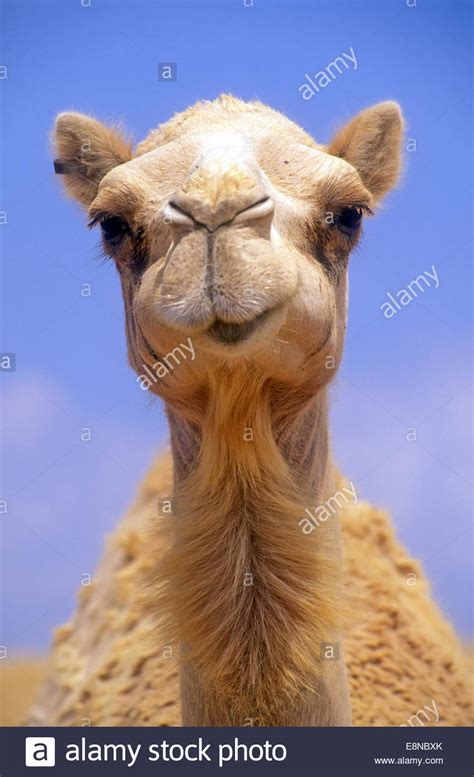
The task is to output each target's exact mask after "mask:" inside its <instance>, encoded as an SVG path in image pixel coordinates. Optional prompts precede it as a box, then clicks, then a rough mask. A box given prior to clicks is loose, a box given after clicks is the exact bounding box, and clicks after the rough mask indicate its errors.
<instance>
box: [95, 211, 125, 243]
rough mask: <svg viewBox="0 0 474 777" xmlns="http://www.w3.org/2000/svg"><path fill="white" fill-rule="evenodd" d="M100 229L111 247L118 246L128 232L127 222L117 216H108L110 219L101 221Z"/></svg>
mask: <svg viewBox="0 0 474 777" xmlns="http://www.w3.org/2000/svg"><path fill="white" fill-rule="evenodd" d="M100 228H101V230H102V235H103V237H104V238H105V240H107V242H108V243H110V244H111V245H113V246H116V245H118V244H119V243H120V241H121V240H122V238H123V236H124V235H126V234H127V233H128V232H130V228H129V226H128V224H127V222H126V221H124V220H123V219H121V218H119V216H110V218H105V219H102V221H101V222H100Z"/></svg>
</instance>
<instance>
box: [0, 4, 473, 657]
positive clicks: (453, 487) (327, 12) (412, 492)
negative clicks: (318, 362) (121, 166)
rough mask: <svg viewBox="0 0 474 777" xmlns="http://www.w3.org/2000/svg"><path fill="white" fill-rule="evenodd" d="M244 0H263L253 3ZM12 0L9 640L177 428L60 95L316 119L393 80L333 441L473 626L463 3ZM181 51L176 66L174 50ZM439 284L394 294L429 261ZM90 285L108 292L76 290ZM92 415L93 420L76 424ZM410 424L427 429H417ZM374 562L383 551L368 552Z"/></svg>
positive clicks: (135, 116) (450, 606) (386, 90)
mask: <svg viewBox="0 0 474 777" xmlns="http://www.w3.org/2000/svg"><path fill="white" fill-rule="evenodd" d="M249 2H250V0H247V3H249ZM88 3H89V0H83V3H82V4H81V2H80V0H63V1H62V2H41V1H40V2H19V0H15V2H6V3H4V17H5V18H4V40H5V45H4V55H3V61H4V62H5V63H6V65H7V68H8V78H7V79H3V80H1V81H0V88H1V92H2V99H3V113H4V117H5V129H4V145H3V177H4V187H3V200H2V202H3V205H2V210H4V211H6V213H7V224H4V225H2V227H1V233H0V234H1V236H2V242H3V281H4V283H3V289H4V292H3V306H2V310H3V313H2V324H3V327H2V329H3V337H2V351H6V352H15V353H16V359H17V366H16V371H15V372H12V373H10V374H4V375H2V377H1V380H2V388H3V396H4V408H5V412H4V423H3V426H4V445H3V454H4V455H3V486H2V493H3V498H5V499H6V500H7V502H8V513H7V514H6V515H2V516H1V521H2V534H3V543H4V551H3V559H4V573H3V590H4V600H3V618H2V631H1V633H0V643H1V644H4V645H7V646H8V647H9V648H10V651H11V652H13V653H18V652H20V651H25V650H40V649H46V647H47V645H48V643H49V640H50V634H51V629H52V628H53V627H54V626H55V625H57V624H59V623H61V622H62V621H64V620H65V619H67V617H68V616H69V614H70V612H71V611H72V609H73V607H74V603H75V596H76V591H77V589H78V587H79V585H80V581H81V578H82V575H83V574H85V573H92V572H93V570H94V567H95V564H96V562H97V560H98V558H99V557H100V554H101V551H102V547H103V542H104V535H105V534H106V533H108V532H110V531H112V529H113V527H114V525H115V524H116V522H117V520H118V518H119V516H120V514H121V513H122V511H123V510H124V509H125V507H126V506H127V504H128V503H129V502H130V500H131V498H132V496H133V493H134V489H135V487H136V485H137V483H138V482H139V479H140V477H141V476H142V474H143V473H144V472H145V471H146V468H147V465H148V463H149V461H150V460H151V457H152V455H153V452H154V451H156V450H157V449H159V448H160V447H163V446H164V445H165V444H166V439H167V430H166V425H165V421H164V415H163V412H162V409H161V406H160V404H159V402H153V401H150V400H149V399H148V398H147V396H146V395H145V394H144V392H142V391H140V389H139V388H138V384H137V383H136V381H135V378H134V375H133V373H132V371H131V370H130V369H129V368H128V366H127V363H126V358H125V338H124V332H123V329H124V326H123V313H122V301H121V295H120V289H119V284H118V280H117V277H116V274H115V270H114V268H113V266H112V265H111V264H106V265H104V264H101V263H100V262H98V261H97V256H98V241H97V235H96V234H93V233H90V232H88V231H87V230H86V229H85V228H84V221H85V220H84V217H83V215H82V213H81V212H80V210H79V208H78V207H77V206H75V205H73V204H72V203H71V202H68V201H67V200H66V199H65V197H64V196H63V194H62V191H61V188H60V182H59V181H58V180H57V178H56V179H55V176H54V175H53V173H52V164H51V156H50V149H49V140H48V135H49V132H50V130H51V127H52V124H53V121H54V117H55V114H56V113H57V112H59V111H61V110H65V109H71V108H73V109H76V110H80V111H83V112H90V113H93V114H94V115H96V116H97V117H99V118H102V119H104V120H107V119H113V120H117V119H119V120H122V121H123V122H124V123H125V124H126V125H127V127H128V128H129V129H130V131H131V133H132V136H133V138H134V139H135V140H136V141H138V140H140V139H141V138H142V137H143V136H144V135H145V134H146V133H147V131H148V130H149V129H151V128H153V127H155V126H156V125H157V124H159V123H161V122H164V121H166V120H167V119H168V118H169V117H170V115H171V114H173V113H174V112H175V111H179V110H182V109H184V108H186V107H187V106H188V105H189V104H191V103H193V102H194V101H196V100H198V99H203V98H213V97H215V96H217V95H218V94H219V93H220V92H223V91H225V92H232V93H234V94H236V95H238V96H240V97H242V98H244V99H253V98H258V99H261V100H262V101H264V102H266V103H268V104H270V105H271V106H272V107H274V108H277V109H279V110H281V111H283V112H285V113H287V114H288V115H289V117H290V118H292V119H294V120H295V121H297V122H299V123H300V124H301V125H302V126H303V127H304V128H305V129H306V130H308V131H309V132H310V133H312V134H313V135H314V136H315V137H316V138H317V139H318V140H321V141H323V142H325V141H327V140H328V139H329V138H330V136H331V134H332V133H333V131H334V130H335V129H336V128H337V127H338V126H339V125H341V124H342V123H343V122H344V121H345V120H347V119H349V118H351V117H352V116H353V115H354V114H356V113H357V112H358V111H359V110H361V109H362V108H364V107H367V106H369V105H371V104H373V103H376V102H378V101H380V100H384V99H395V100H398V101H399V102H400V104H401V105H402V108H403V111H404V113H405V116H406V121H407V137H408V138H410V139H411V142H410V143H409V146H408V147H409V149H410V150H409V151H407V154H406V156H407V163H406V169H405V174H404V179H403V181H402V183H401V185H400V187H399V188H398V189H397V191H395V192H394V193H392V194H391V195H390V197H389V198H388V199H387V201H386V203H385V207H384V208H383V210H382V212H381V213H380V214H379V215H378V217H377V218H376V219H374V220H373V221H371V222H370V223H369V224H368V225H367V227H366V234H365V238H364V241H363V244H362V247H361V249H360V251H359V252H358V253H357V254H355V255H354V256H353V258H352V264H351V270H350V285H351V302H350V320H349V332H348V337H347V341H346V352H345V360H344V364H343V368H342V370H341V372H340V374H339V376H338V379H337V381H336V383H335V385H334V388H333V390H332V426H333V441H334V450H335V454H336V458H337V460H338V462H339V464H340V466H341V468H342V469H343V471H344V472H345V474H347V476H348V477H349V478H350V479H351V480H353V481H354V482H355V483H356V484H357V490H358V493H359V496H362V497H363V498H365V499H368V500H370V501H372V502H375V503H377V504H379V505H381V506H383V507H386V508H387V509H389V510H390V511H391V514H392V516H393V521H394V523H395V525H396V527H397V531H398V534H399V536H400V538H401V540H402V541H403V542H404V543H405V544H406V545H407V546H408V548H409V550H410V553H411V554H413V555H414V556H415V557H416V558H418V559H421V560H422V561H423V563H424V566H425V569H426V571H427V573H428V575H429V577H430V579H431V581H432V585H433V592H434V596H435V597H436V599H437V600H438V601H439V603H440V604H441V606H442V607H443V609H444V611H445V612H446V613H447V614H448V616H449V617H450V618H451V620H452V621H453V622H454V623H455V625H456V627H457V628H458V630H459V631H460V633H461V634H463V635H464V636H466V635H467V634H468V633H469V631H470V624H469V607H468V599H469V592H470V590H471V584H470V561H471V556H470V547H471V535H470V528H469V527H470V513H471V493H470V492H471V477H472V459H471V448H470V432H471V428H472V426H471V393H470V384H471V363H472V350H471V335H472V302H471V293H472V285H471V282H472V274H471V273H472V270H471V261H472V253H471V250H470V241H471V237H472V213H471V203H472V184H471V182H470V176H469V171H470V164H471V159H472V120H471V110H472V105H471V97H470V95H471V93H472V83H471V76H470V72H471V70H470V68H471V58H472V51H471V50H470V42H469V40H470V31H471V19H470V11H471V9H470V4H469V3H467V2H452V1H451V0H450V2H433V1H431V2H430V1H429V0H418V2H417V5H416V7H410V6H412V5H413V0H408V5H407V1H406V0H385V2H380V1H379V0H378V1H377V2H369V1H368V0H364V1H363V2H359V1H358V0H351V2H339V1H338V0H331V1H330V2H324V1H321V0H312V1H311V2H301V1H298V0H291V2H278V0H273V1H271V0H254V4H253V7H246V6H245V5H244V2H242V0H226V1H224V2H223V1H222V0H220V1H219V2H212V3H205V2H200V1H199V0H196V2H182V1H181V0H174V2H172V3H171V2H170V3H167V2H161V1H160V0H154V2H131V0H129V1H128V2H117V0H109V1H108V0H91V4H90V5H88ZM351 47H352V49H353V50H354V52H355V54H356V57H357V69H352V68H350V69H348V70H347V71H344V72H343V73H342V74H341V75H339V76H337V78H335V79H334V81H333V82H332V83H330V84H329V85H328V86H327V87H326V88H324V89H321V91H320V92H319V93H317V94H316V95H315V96H314V97H313V98H312V99H311V100H306V101H305V100H303V99H302V96H301V94H300V92H299V91H298V87H299V86H300V85H301V84H302V83H303V82H304V78H305V73H309V74H315V73H316V72H318V71H320V70H321V69H323V68H324V67H325V66H326V65H328V64H329V63H330V62H331V61H333V60H334V58H335V57H336V56H338V55H341V54H342V53H343V52H349V50H350V48H351ZM160 62H174V63H176V64H177V73H178V77H177V80H176V82H173V83H163V82H160V81H158V78H157V71H158V63H160ZM433 265H434V267H435V268H436V271H437V275H438V277H439V287H438V288H435V287H434V285H432V286H431V287H430V288H426V290H425V291H424V292H423V293H420V294H419V296H418V297H417V298H416V299H414V300H413V301H412V302H411V303H410V304H409V305H407V306H406V307H403V308H402V309H401V310H400V311H399V312H397V315H395V316H393V317H392V318H391V319H386V318H385V317H384V315H383V312H382V311H381V305H382V304H383V303H384V302H385V301H386V299H387V296H386V295H387V292H390V293H392V294H396V292H397V291H398V290H400V289H402V288H404V287H406V286H407V284H408V283H409V282H410V281H412V280H413V279H414V278H416V277H417V276H418V275H420V274H421V273H423V272H425V271H427V270H428V271H429V270H430V269H431V268H432V266H433ZM83 284H90V286H91V292H92V293H91V296H88V297H85V296H82V295H81V290H82V289H83ZM84 428H89V429H90V430H91V440H90V442H83V441H81V430H82V429H84ZM413 428H414V429H416V440H408V439H407V435H408V436H410V437H413V433H410V431H409V430H410V429H413ZM369 563H370V562H369Z"/></svg>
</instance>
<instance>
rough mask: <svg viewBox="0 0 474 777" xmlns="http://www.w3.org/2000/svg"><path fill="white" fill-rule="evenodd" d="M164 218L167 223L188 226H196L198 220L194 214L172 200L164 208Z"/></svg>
mask: <svg viewBox="0 0 474 777" xmlns="http://www.w3.org/2000/svg"><path fill="white" fill-rule="evenodd" d="M164 220H165V223H166V224H180V225H182V226H188V227H195V226H196V221H195V220H194V218H193V217H192V215H191V214H190V213H188V212H187V211H186V210H184V209H183V208H181V207H180V206H179V205H178V204H177V203H176V202H172V201H170V202H169V203H168V204H167V205H166V207H165V209H164Z"/></svg>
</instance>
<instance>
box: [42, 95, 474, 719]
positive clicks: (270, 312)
mask: <svg viewBox="0 0 474 777" xmlns="http://www.w3.org/2000/svg"><path fill="white" fill-rule="evenodd" d="M402 136H403V119H402V116H401V112H400V108H399V106H398V105H397V104H396V103H394V102H383V103H380V104H378V105H375V106H374V107H371V108H369V109H367V110H364V111H363V112H362V113H360V114H359V115H358V116H356V117H355V118H354V119H353V120H352V121H350V122H349V123H348V124H347V125H346V126H345V127H343V128H342V129H341V130H340V131H339V132H337V133H336V135H335V137H334V138H333V139H332V141H331V142H330V143H329V144H328V145H327V146H326V145H322V144H318V143H316V142H315V141H314V140H313V139H312V138H311V137H310V136H309V135H308V134H307V133H306V132H305V131H304V130H303V129H301V128H300V127H298V126H297V125H296V124H294V123H293V122H291V121H290V120H289V119H288V118H286V117H285V116H283V115H282V114H280V113H278V112H276V111H274V110H272V109H270V108H268V107H266V106H265V105H263V104H261V103H259V102H247V103H246V102H243V101H241V100H238V99H236V98H234V97H232V96H229V95H222V96H221V97H219V98H217V99H216V100H214V101H211V102H199V103H197V104H196V105H194V106H193V107H191V108H189V109H188V110H186V111H185V112H184V113H180V114H177V115H176V116H174V117H173V118H172V119H171V120H169V121H168V122H167V123H166V124H164V125H162V126H160V127H159V128H158V129H156V130H154V131H152V132H151V133H150V134H149V136H148V137H147V138H146V139H145V140H144V141H143V142H141V143H140V144H139V145H138V146H137V148H136V149H135V151H134V152H133V151H132V146H131V144H130V142H129V141H128V140H127V139H126V138H125V136H124V134H123V133H122V132H120V131H118V130H117V129H114V128H112V127H108V126H105V125H103V124H102V123H100V122H99V121H97V120H95V119H93V118H90V117H87V116H84V115H81V114H79V113H63V114H60V115H59V117H58V119H57V122H56V127H55V133H54V137H55V144H56V149H57V156H58V159H57V160H56V162H55V166H56V171H57V172H59V173H61V174H62V175H63V177H62V180H63V181H64V185H65V189H66V192H67V193H68V194H69V195H70V196H71V197H73V198H74V199H75V200H76V201H78V202H79V203H80V204H81V205H82V207H83V208H84V209H85V210H86V212H87V214H88V219H89V225H90V226H91V227H93V226H98V227H99V228H100V230H101V234H102V240H103V244H104V250H105V252H106V253H107V255H108V256H110V257H111V258H112V260H113V261H114V263H115V265H116V267H117V270H118V273H119V276H120V280H121V285H122V291H123V298H124V307H125V317H126V336H127V345H128V357H129V361H130V364H131V366H132V367H133V368H134V370H135V371H136V373H137V385H138V386H139V388H141V389H147V390H149V391H150V392H152V393H153V394H155V395H156V396H158V397H160V398H161V399H162V400H163V401H164V406H165V410H166V415H167V418H168V422H169V430H170V440H171V455H170V454H165V455H164V456H162V457H161V458H160V459H159V460H158V462H157V463H156V464H155V465H154V467H153V468H152V471H151V472H150V474H149V475H148V477H147V478H146V480H145V482H144V484H143V485H142V488H141V490H140V492H139V494H138V497H137V500H136V502H135V504H134V505H133V506H132V508H131V509H130V511H129V512H128V514H127V515H126V517H125V519H124V521H123V522H122V524H121V525H120V526H119V528H118V529H117V532H116V533H115V534H114V535H113V536H112V537H111V538H110V539H109V542H108V546H107V549H106V552H105V554H104V557H103V559H102V562H101V564H100V566H99V569H98V572H97V576H96V579H95V581H94V584H93V585H92V586H90V587H87V588H84V589H83V590H82V591H81V596H80V601H79V606H78V609H77V611H76V613H75V615H74V617H73V619H72V622H71V623H70V624H67V625H66V626H64V627H62V628H61V629H59V630H58V632H57V634H56V637H55V644H54V648H53V653H52V658H51V667H50V670H49V676H48V679H47V680H46V682H45V685H44V687H43V689H42V692H41V693H40V696H39V698H38V700H37V703H36V705H35V706H34V708H33V709H32V710H31V713H30V717H29V723H32V724H36V725H112V726H120V725H179V724H180V723H182V724H183V725H186V726H244V725H256V726H261V725H264V726H349V725H352V724H354V725H412V723H410V721H411V720H413V719H416V720H417V721H418V720H419V721H421V725H425V724H426V725H436V723H438V722H439V724H440V725H468V723H469V715H470V711H469V710H470V704H469V702H470V691H469V663H468V657H467V653H466V651H465V649H464V647H463V646H462V644H461V643H460V641H459V640H458V639H457V637H456V635H455V633H454V631H453V629H452V628H451V626H450V625H449V624H448V623H447V622H446V620H445V619H444V617H443V615H442V614H441V613H440V611H439V610H438V608H437V606H436V605H435V604H434V602H433V601H432V600H431V598H430V595H429V587H428V584H427V582H426V580H425V578H424V575H423V572H422V570H421V568H420V567H419V565H418V564H417V563H416V562H415V561H413V560H412V559H410V558H409V556H408V555H407V553H406V551H405V550H404V549H403V548H402V547H401V546H400V545H399V543H398V542H397V540H396V538H395V536H394V532H393V529H392V526H391V523H390V519H389V517H388V516H387V515H386V514H385V513H383V512H382V511H380V510H378V509H376V508H374V507H372V506H370V505H368V504H365V503H361V502H359V501H358V500H357V499H356V498H354V499H353V500H350V499H349V497H348V496H347V495H348V494H349V493H351V494H354V497H356V491H355V489H353V488H352V484H351V488H349V487H348V484H347V482H346V481H345V480H344V478H343V477H342V476H341V475H340V474H339V472H338V470H337V468H336V466H335V465H334V463H333V460H332V457H331V450H330V441H329V420H328V412H329V410H328V404H329V403H328V388H329V386H330V384H331V382H332V381H333V379H334V375H335V374H336V371H337V368H338V366H339V363H340V361H341V357H342V351H343V343H344V335H345V330H346V320H347V298H348V294H347V274H348V263H349V256H350V254H351V251H352V250H353V249H354V247H355V246H356V244H357V242H358V240H359V238H360V235H361V231H362V223H363V221H364V218H365V217H366V216H370V215H372V214H373V213H374V211H375V209H376V208H377V206H378V204H379V203H380V202H381V200H382V199H383V197H384V196H385V195H386V194H387V193H388V192H389V191H390V190H391V189H392V188H393V187H394V186H395V185H396V183H397V181H398V177H399V172H400V166H401V143H402ZM186 346H187V348H186ZM308 515H311V516H318V517H319V520H312V521H310V520H309V519H308V518H305V516H308ZM413 582H414V584H413ZM428 710H433V715H432V717H430V712H428ZM434 710H436V713H437V714H436V716H435V714H434ZM422 713H423V716H422ZM413 725H414V724H413Z"/></svg>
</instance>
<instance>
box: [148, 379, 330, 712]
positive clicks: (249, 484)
mask: <svg viewBox="0 0 474 777" xmlns="http://www.w3.org/2000/svg"><path fill="white" fill-rule="evenodd" d="M242 377H243V376H234V375H232V373H229V372H228V371H227V370H223V371H221V372H219V376H218V377H217V376H216V383H218V390H217V391H216V394H215V396H216V397H217V400H216V403H215V406H214V407H213V409H212V413H210V415H209V417H208V418H207V419H206V421H205V428H204V430H203V440H204V442H203V445H202V448H201V450H200V453H199V459H198V462H197V466H196V467H195V469H194V470H193V472H192V474H191V475H190V476H189V478H188V479H187V480H186V482H185V484H184V486H183V487H182V488H178V492H177V496H176V505H175V512H176V520H175V521H174V522H173V524H172V527H173V529H175V534H176V536H175V541H174V543H172V545H171V551H170V552H169V554H168V556H167V558H166V560H165V561H164V562H163V561H161V562H160V564H159V565H157V570H158V571H157V577H158V581H160V580H162V579H163V577H164V579H165V582H166V584H167V587H166V588H165V591H164V595H162V596H161V597H159V598H158V599H156V595H155V592H154V588H153V587H152V592H151V594H150V597H151V598H150V607H151V608H154V609H155V610H157V612H158V613H171V614H172V617H173V622H174V624H175V632H174V634H173V636H172V637H171V638H172V639H173V641H176V642H178V643H181V644H183V645H185V646H186V662H187V663H189V664H190V665H192V666H193V669H194V671H195V672H196V673H197V675H198V677H199V681H200V684H201V686H202V687H203V688H205V689H206V690H207V691H208V692H209V694H210V695H211V696H212V706H213V707H219V714H217V713H216V711H214V713H213V717H214V723H215V725H217V723H218V721H220V724H221V725H222V724H224V723H233V724H234V725H239V724H240V723H241V722H242V721H243V720H244V718H245V717H252V718H257V717H258V718H259V720H260V721H261V722H262V723H264V724H265V725H272V724H274V723H275V721H276V720H280V722H281V721H282V720H284V718H285V716H286V715H288V710H289V709H290V708H293V707H295V706H297V705H298V704H300V703H301V698H300V697H302V698H304V696H305V694H306V693H307V690H308V688H309V689H311V687H312V686H313V685H314V683H315V678H316V675H317V673H318V671H319V670H318V663H317V662H315V647H316V646H319V645H321V644H322V643H324V642H325V641H330V639H331V637H334V634H335V633H336V630H337V628H338V627H340V625H341V624H340V618H341V612H342V609H343V608H342V601H343V599H342V596H341V568H340V567H341V565H340V559H338V558H336V557H334V553H331V549H330V548H326V549H325V550H323V549H321V548H319V549H318V545H317V544H316V543H315V539H313V538H312V537H311V538H308V537H306V536H305V535H303V533H302V532H301V530H300V528H299V525H298V520H299V519H300V518H301V515H304V508H305V505H307V504H308V503H310V500H311V496H310V494H309V493H306V494H305V489H304V487H303V488H302V487H300V488H299V489H298V488H296V486H295V482H294V480H293V479H292V477H291V473H290V472H289V469H288V466H287V464H286V462H285V461H284V459H283V457H282V456H281V453H280V451H279V449H278V447H277V445H276V444H275V440H274V438H273V434H272V427H271V421H272V419H271V416H270V414H269V412H268V404H267V403H266V402H265V401H263V402H261V401H258V400H257V401H256V402H255V404H252V402H249V395H250V396H255V397H257V398H258V397H259V396H260V393H261V387H259V386H258V383H259V382H260V381H261V378H260V376H259V375H252V374H251V373H247V375H245V378H244V381H245V382H243V379H242ZM252 383H254V384H256V385H254V386H253V387H252ZM243 385H245V386H246V390H245V391H243V390H242V388H243ZM263 391H265V389H263ZM230 406H231V407H232V408H233V411H234V412H233V415H232V419H231V421H230V423H229V413H228V408H229V407H230ZM246 426H247V427H251V428H252V430H253V435H254V440H255V442H252V443H250V444H249V442H246V441H245V440H244V438H243V434H242V431H243V429H245V427H246ZM157 555H158V554H157ZM248 576H250V577H248ZM247 580H248V581H249V582H250V584H248V585H246V581H247Z"/></svg>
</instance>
